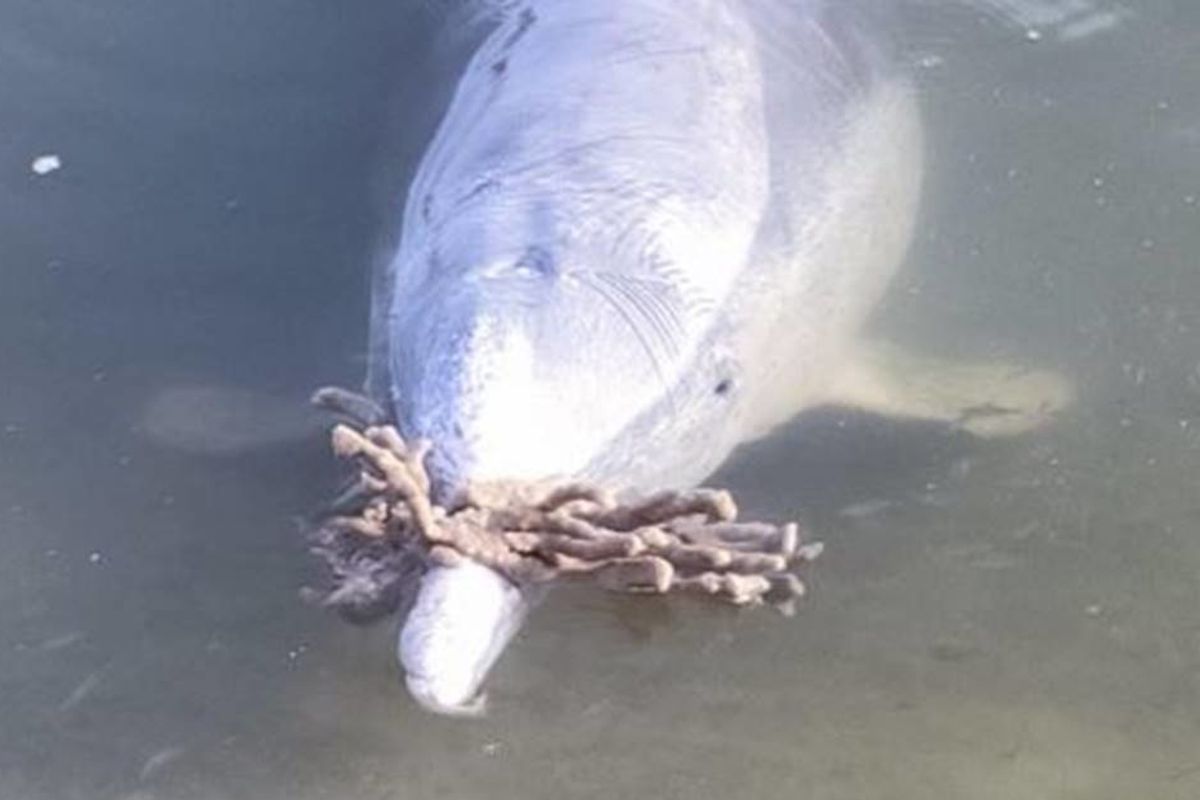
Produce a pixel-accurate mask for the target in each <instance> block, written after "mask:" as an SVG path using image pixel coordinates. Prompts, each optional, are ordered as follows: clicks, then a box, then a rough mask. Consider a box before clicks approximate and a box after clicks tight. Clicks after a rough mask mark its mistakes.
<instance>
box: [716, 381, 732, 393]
mask: <svg viewBox="0 0 1200 800" xmlns="http://www.w3.org/2000/svg"><path fill="white" fill-rule="evenodd" d="M732 391H733V378H724V379H722V380H721V381H720V382H718V383H717V388H716V389H714V390H713V392H714V393H715V394H716V395H717V396H718V397H725V396H726V395H728V394H729V393H730V392H732Z"/></svg>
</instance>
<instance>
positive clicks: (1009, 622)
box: [0, 0, 1200, 800]
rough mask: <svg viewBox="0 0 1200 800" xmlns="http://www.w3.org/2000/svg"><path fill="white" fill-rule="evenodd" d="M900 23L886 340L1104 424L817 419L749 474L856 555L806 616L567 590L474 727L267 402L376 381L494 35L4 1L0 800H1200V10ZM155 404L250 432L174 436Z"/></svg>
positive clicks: (933, 14) (328, 17)
mask: <svg viewBox="0 0 1200 800" xmlns="http://www.w3.org/2000/svg"><path fill="white" fill-rule="evenodd" d="M988 5H990V6H994V7H997V8H1002V7H1004V6H1006V5H1020V4H1019V3H1017V4H1013V3H1002V2H995V3H991V4H988ZM1059 5H1060V6H1063V7H1066V6H1069V5H1070V4H1062V3H1060V4H1059ZM1089 19H1092V22H1091V23H1089V22H1088V20H1089ZM901 21H902V22H903V26H902V28H901V30H900V31H899V32H898V35H899V38H900V39H901V40H902V43H903V44H905V46H906V47H905V50H906V52H907V55H906V60H907V62H908V63H909V64H910V65H911V68H912V69H913V71H914V73H915V75H916V78H917V81H918V82H919V85H920V87H921V96H922V104H923V108H924V112H925V115H926V120H927V127H928V137H929V143H930V158H929V161H930V171H929V178H928V187H929V191H928V195H927V200H926V206H925V210H924V212H923V219H922V224H921V229H920V234H919V237H918V241H917V243H916V245H915V247H914V250H913V252H912V254H911V258H910V261H909V264H908V265H907V267H906V268H905V271H904V272H903V274H902V277H901V278H900V280H899V282H898V283H897V285H896V289H895V292H894V293H893V295H892V297H891V298H890V300H889V302H888V304H887V306H886V308H885V309H883V312H882V313H881V315H880V318H879V320H878V325H877V327H878V328H879V330H880V331H881V332H884V333H886V334H887V335H888V336H890V337H892V338H895V339H899V340H902V341H904V342H906V343H909V344H912V345H913V346H914V347H919V348H921V349H924V350H928V351H934V352H937V353H940V354H942V355H947V356H955V357H977V356H980V355H986V356H989V357H997V356H1000V357H1005V358H1012V359H1017V360H1023V361H1029V362H1031V363H1037V364H1041V365H1045V366H1051V367H1054V368H1056V369H1058V370H1060V371H1062V372H1063V373H1064V374H1066V375H1068V376H1069V377H1070V378H1071V379H1072V380H1073V381H1074V382H1075V384H1076V387H1077V390H1078V394H1079V401H1078V403H1077V404H1076V406H1075V407H1074V408H1073V409H1072V410H1071V411H1070V413H1068V414H1067V415H1066V416H1064V417H1063V418H1062V419H1061V421H1059V422H1058V423H1057V424H1055V425H1054V426H1053V427H1052V428H1050V429H1047V430H1044V431H1042V432H1039V433H1037V434H1035V435H1031V436H1028V437H1024V438H1020V439H1015V440H1010V441H1004V442H993V443H981V442H977V441H973V440H971V439H968V438H966V437H963V436H956V435H952V434H950V433H948V432H947V431H945V430H942V429H940V428H937V427H934V426H925V425H898V424H895V423H891V422H887V421H883V420H879V419H873V418H869V417H863V416H858V415H851V414H845V413H841V412H837V411H831V412H828V413H822V414H818V415H815V416H814V417H812V418H809V419H807V420H801V421H798V422H797V423H795V424H793V425H791V426H789V427H788V428H786V429H785V430H783V431H782V432H780V433H779V434H778V435H777V436H775V437H773V438H772V439H771V440H769V441H767V442H763V443H760V444H758V445H755V446H752V447H749V448H747V449H746V450H745V451H744V452H741V453H739V454H738V455H737V456H736V457H735V458H734V459H733V461H732V463H731V464H729V465H728V466H727V467H726V469H725V470H723V472H722V473H721V475H720V476H719V478H718V480H719V482H721V483H723V484H725V485H728V486H730V487H731V488H733V489H735V490H736V491H737V492H738V494H739V496H740V497H741V498H743V505H744V508H745V509H746V511H747V513H748V514H750V515H752V516H759V517H785V516H793V515H796V514H797V513H798V514H801V515H802V516H803V518H804V519H805V520H806V521H807V522H808V523H809V525H810V526H811V527H812V528H813V529H814V530H815V531H816V532H817V533H818V534H819V536H820V537H821V538H822V539H823V540H825V541H826V543H827V544H828V549H827V551H826V556H825V557H824V558H823V559H822V562H821V563H820V565H819V567H818V569H816V570H815V573H814V575H813V584H814V585H813V592H812V596H811V598H810V599H809V600H808V601H807V602H806V603H805V605H804V608H803V610H802V613H801V614H800V615H799V616H798V617H797V618H795V619H791V620H788V619H783V618H779V617H776V616H774V615H771V614H769V613H763V612H756V613H747V614H737V613H733V612H729V611H725V610H721V609H717V610H714V609H712V608H709V607H706V606H699V605H696V604H691V603H686V602H668V603H654V602H647V601H644V600H632V599H626V598H613V597H609V596H602V595H596V594H593V593H590V592H587V591H582V590H580V591H575V590H572V591H570V592H566V591H564V592H561V593H559V594H558V595H556V596H555V598H554V602H552V603H549V604H547V605H546V606H544V607H543V608H541V609H540V610H539V611H538V613H537V615H536V616H535V618H534V619H533V620H532V622H531V624H529V625H528V626H527V628H526V630H525V631H524V633H523V634H522V636H521V637H520V639H519V640H518V641H517V642H516V644H515V645H514V646H513V647H512V648H511V649H510V650H509V652H508V653H507V655H506V656H505V658H504V659H503V661H502V662H501V664H500V666H499V668H498V669H497V671H496V672H495V674H494V677H493V681H492V694H493V701H494V710H493V712H492V714H491V716H489V717H488V718H487V719H485V720H483V721H476V722H468V723H463V722H460V721H450V720H444V719H439V718H435V717H431V716H429V715H427V714H425V713H422V712H420V711H418V710H417V708H416V707H415V706H414V705H413V704H412V703H411V702H410V701H409V700H408V699H407V698H406V696H405V695H404V692H403V690H402V688H401V686H400V684H399V682H398V680H397V675H396V672H395V667H394V665H393V662H392V657H391V647H392V641H391V639H392V631H391V630H390V629H389V628H388V627H387V626H383V627H376V628H369V629H355V628H350V627H347V626H344V625H342V624H341V623H339V622H338V621H336V620H334V619H331V618H329V617H327V616H325V615H322V614H321V613H318V612H316V611H313V610H312V609H309V608H307V607H305V606H303V605H301V604H300V603H299V602H298V601H297V598H296V590H297V588H298V587H299V586H300V585H302V584H303V582H304V581H305V580H306V579H307V578H308V577H309V568H310V565H309V564H308V561H307V558H306V556H305V554H304V552H303V549H302V548H301V547H300V546H299V543H298V538H297V536H296V532H295V528H294V525H293V522H292V520H293V519H294V517H296V516H297V515H300V514H303V513H305V512H307V511H309V510H311V509H312V508H313V507H314V506H315V505H316V504H317V503H319V502H320V501H321V500H322V499H323V498H324V497H325V496H326V494H327V492H328V490H329V487H330V486H331V485H332V481H333V477H334V471H333V468H332V465H331V464H330V463H329V459H328V456H327V454H326V452H325V446H324V443H323V441H322V438H321V435H320V434H319V433H310V434H309V435H304V436H297V435H296V434H297V433H298V432H303V431H304V430H305V429H306V426H307V425H309V421H308V420H306V419H305V418H304V417H303V414H302V412H299V411H295V412H286V411H282V410H281V411H279V413H278V414H277V415H272V414H270V413H269V412H268V411H264V410H263V409H272V408H278V409H287V408H289V407H290V408H298V407H299V406H300V405H301V404H302V403H303V400H304V397H305V395H306V393H307V391H308V389H310V388H311V387H312V386H314V385H317V384H321V383H326V382H340V383H343V384H353V383H354V382H356V381H357V380H359V378H360V376H361V373H362V368H363V365H362V349H363V348H362V344H363V341H364V338H365V334H364V331H365V324H366V305H365V302H366V282H367V281H366V278H367V271H368V267H369V264H370V262H371V260H372V258H373V257H374V254H375V253H376V252H377V251H378V249H379V247H380V243H381V239H382V238H383V237H385V236H386V226H385V222H386V220H387V219H388V216H389V215H394V213H395V205H396V203H397V202H398V201H399V199H400V198H399V188H398V187H401V186H403V183H404V180H405V178H406V176H407V175H408V174H409V170H410V169H411V166H412V159H413V158H414V157H415V155H416V154H417V153H418V152H419V149H420V146H421V143H422V141H423V140H424V138H425V137H426V136H427V135H428V133H429V131H430V129H431V126H432V125H433V124H434V123H435V121H436V115H437V105H438V102H439V98H440V97H442V96H443V93H444V91H445V88H446V86H447V81H448V80H449V76H450V74H451V72H452V65H449V66H448V65H447V64H446V62H445V61H443V60H439V59H435V58H433V56H432V55H431V54H432V52H433V51H434V50H435V49H438V48H440V49H443V50H444V49H446V48H451V49H452V48H454V47H461V46H462V45H463V43H462V42H458V43H455V42H453V41H449V42H442V43H441V44H439V45H438V48H434V47H432V46H431V45H430V43H429V42H430V36H431V34H430V30H429V25H430V24H431V20H430V17H429V15H428V13H425V12H422V11H421V10H420V9H416V10H414V8H413V7H412V4H405V3H400V2H395V0H387V1H386V2H384V1H383V0H380V1H379V2H370V3H355V4H344V3H343V4H336V3H308V2H298V1H297V0H256V2H254V3H234V2H225V1H223V0H222V1H219V2H210V3H207V4H163V3H154V2H148V1H147V0H115V1H114V2H109V3H104V4H97V3H91V2H84V0H39V2H31V1H29V0H6V2H5V3H4V4H3V5H0V64H2V65H3V69H2V71H0V98H2V100H3V102H2V104H0V426H2V431H0V601H2V602H0V798H4V800H7V799H8V798H14V800H23V799H25V798H28V799H29V800H60V799H65V798H88V799H89V800H93V799H94V798H126V799H127V800H128V799H130V798H139V800H149V799H150V798H163V799H168V798H169V799H173V798H180V799H190V798H197V799H198V800H199V799H204V800H208V799H210V798H255V799H257V798H285V797H286V798H304V799H305V800H308V799H309V798H338V799H339V800H341V799H342V798H345V799H346V800H352V799H353V800H357V798H400V797H403V798H433V797H455V798H457V797H475V796H489V797H524V798H541V797H562V796H584V797H624V796H630V795H633V794H634V793H638V794H642V795H647V796H655V797H684V796H686V797H689V798H702V797H756V798H772V797H812V798H929V797H952V798H958V797H961V798H981V799H986V800H990V799H991V798H1110V797H1111V798H1126V797H1141V798H1192V797H1195V796H1197V794H1198V793H1200V530H1198V527H1200V494H1198V493H1197V486H1198V485H1200V484H1198V481H1197V479H1198V477H1200V355H1198V354H1200V306H1198V305H1197V300H1198V299H1200V265H1198V263H1197V258H1198V256H1197V253H1200V199H1198V198H1200V55H1198V54H1200V12H1198V11H1197V8H1195V7H1193V6H1192V5H1189V4H1184V3H1168V2H1162V3H1155V4H1145V6H1144V7H1139V8H1138V13H1137V14H1136V15H1128V16H1125V17H1124V18H1122V19H1120V20H1118V23H1119V24H1117V25H1116V27H1115V28H1112V29H1110V30H1100V28H1104V27H1105V25H1104V24H1103V21H1102V20H1101V21H1100V22H1096V18H1094V17H1088V15H1086V14H1079V15H1076V16H1074V17H1070V18H1069V19H1067V20H1066V21H1063V20H1060V21H1058V22H1054V21H1046V20H1038V19H1028V20H1027V22H1029V24H1031V25H1035V26H1037V27H1035V28H1033V29H1032V32H1030V31H1026V30H1024V29H1022V28H1021V27H1020V26H1016V27H1014V26H1011V25H1007V24H1004V23H1002V22H1001V21H999V20H998V19H997V18H996V17H994V16H991V15H988V14H983V13H978V12H974V11H963V10H962V9H954V8H950V7H949V6H948V5H947V4H936V3H925V4H916V3H914V4H913V6H912V7H908V8H906V9H905V13H904V14H903V15H902V20H901ZM51 155H53V156H57V158H58V162H57V165H56V164H55V162H53V161H52V160H48V159H43V160H41V161H38V162H37V166H38V168H39V169H40V170H42V171H43V172H45V173H46V174H42V175H38V174H35V172H34V170H33V169H32V167H33V166H34V162H35V159H38V158H39V157H42V156H51ZM54 166H58V169H53V167H54ZM384 198H388V199H390V202H387V201H385V199H384ZM181 387H182V388H184V389H188V390H189V391H192V390H195V391H193V394H190V395H189V394H187V393H186V392H184V393H183V394H182V395H181V394H180V393H179V392H178V390H179V389H180V388H181ZM189 387H190V388H189ZM168 390H173V391H175V392H176V394H175V395H174V396H175V397H176V398H178V397H180V396H183V397H184V398H185V400H186V398H189V397H190V398H192V400H193V401H195V402H196V404H197V405H196V408H197V414H199V413H201V411H202V410H203V408H204V403H203V402H200V401H199V400H196V399H195V398H197V397H200V398H201V399H202V398H203V396H204V395H203V392H200V391H199V390H203V391H205V392H211V391H214V390H216V391H220V392H222V393H225V392H229V393H241V394H234V395H232V396H237V397H243V398H250V399H247V400H246V401H245V402H244V403H242V404H241V406H240V408H241V409H242V411H241V413H242V414H243V416H244V418H238V417H236V415H235V417H234V418H231V419H229V420H227V422H228V426H227V427H228V428H229V430H234V431H236V430H245V429H246V427H247V420H249V421H250V422H259V421H261V423H262V424H261V427H259V428H257V430H258V431H259V435H260V438H261V440H262V441H261V442H258V443H256V442H253V441H246V440H244V439H238V438H237V437H236V436H233V437H232V438H231V439H229V440H228V441H224V440H222V443H220V446H215V447H213V448H209V449H210V450H211V449H215V450H217V451H218V452H209V453H201V452H197V450H196V447H195V445H196V443H197V440H198V439H203V435H202V432H203V431H204V430H205V427H204V425H202V424H201V425H198V426H196V427H195V429H194V430H189V429H187V426H185V425H180V426H178V429H177V430H175V431H174V432H173V434H171V435H152V434H154V433H155V431H154V430H150V428H153V425H151V423H150V422H148V420H151V419H152V414H151V410H152V402H153V400H154V398H156V397H160V398H161V397H162V396H163V393H164V392H167V391H168ZM197 392H198V393H197ZM272 398H273V399H272ZM177 407H178V406H177ZM288 414H291V415H292V416H290V417H289V416H288ZM273 426H274V427H273ZM209 429H211V428H209ZM197 431H200V432H201V433H200V434H198V433H197ZM159 433H160V434H161V431H159ZM172 435H173V436H174V439H173V440H172ZM164 440H167V441H166V442H165V443H164ZM172 442H173V444H174V445H176V446H170V444H171V443H172Z"/></svg>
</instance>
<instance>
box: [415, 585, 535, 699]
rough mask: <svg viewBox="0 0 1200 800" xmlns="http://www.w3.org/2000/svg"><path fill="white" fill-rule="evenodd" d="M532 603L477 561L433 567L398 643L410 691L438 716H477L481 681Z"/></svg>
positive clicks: (422, 586) (482, 693)
mask: <svg viewBox="0 0 1200 800" xmlns="http://www.w3.org/2000/svg"><path fill="white" fill-rule="evenodd" d="M530 605H531V602H530V598H528V597H526V595H525V594H524V593H523V592H522V591H521V590H520V589H519V588H517V587H516V586H515V585H514V584H513V583H512V582H511V581H509V580H508V579H507V578H505V577H504V576H502V575H501V574H500V573H498V572H496V571H495V570H492V569H490V568H488V567H485V566H482V565H480V564H476V563H475V562H472V561H464V562H463V563H462V564H460V565H458V566H454V567H433V568H432V569H430V570H429V571H428V572H426V573H425V575H424V576H423V577H422V579H421V589H420V593H419V594H418V595H417V601H416V604H415V605H414V606H413V609H412V611H411V612H410V613H409V615H408V619H406V620H405V622H404V626H403V627H402V628H401V630H400V636H399V641H398V642H397V656H398V657H399V659H400V663H401V665H402V666H403V667H404V670H405V673H406V675H405V681H406V683H407V684H408V690H409V692H411V693H412V696H413V697H414V698H415V699H416V700H417V702H419V703H420V704H421V705H422V706H424V707H425V708H427V709H429V710H430V711H434V712H436V713H439V714H451V715H457V716H476V715H479V714H482V713H483V711H484V707H485V702H486V695H485V694H484V692H483V689H482V687H483V682H484V680H485V679H486V678H487V674H488V671H489V670H490V669H491V667H492V664H494V663H495V661H496V659H497V658H498V657H499V656H500V653H502V652H503V651H504V648H505V646H506V645H507V644H508V642H509V640H510V639H511V638H512V637H513V635H514V634H515V633H516V632H517V630H518V629H519V628H520V627H521V623H522V622H523V621H524V619H525V616H526V614H527V613H528V611H529V608H530Z"/></svg>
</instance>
